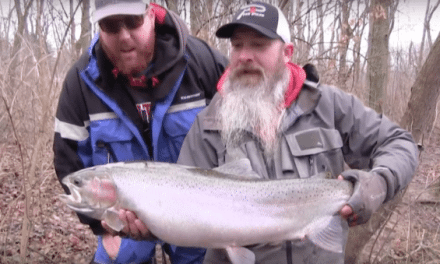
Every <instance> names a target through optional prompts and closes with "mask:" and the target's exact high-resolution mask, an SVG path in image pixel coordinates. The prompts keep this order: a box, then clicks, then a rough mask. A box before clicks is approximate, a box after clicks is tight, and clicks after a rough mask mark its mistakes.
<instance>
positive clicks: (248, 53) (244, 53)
mask: <svg viewBox="0 0 440 264" xmlns="http://www.w3.org/2000/svg"><path fill="white" fill-rule="evenodd" d="M253 58H254V52H253V51H252V50H251V49H249V48H247V47H243V48H241V49H240V50H239V52H238V59H239V61H241V62H248V61H252V60H253Z"/></svg>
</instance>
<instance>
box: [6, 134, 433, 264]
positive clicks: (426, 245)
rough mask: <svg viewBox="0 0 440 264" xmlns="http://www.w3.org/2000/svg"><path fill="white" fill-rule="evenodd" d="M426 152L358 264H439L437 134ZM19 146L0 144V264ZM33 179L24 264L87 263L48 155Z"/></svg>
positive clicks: (83, 239)
mask: <svg viewBox="0 0 440 264" xmlns="http://www.w3.org/2000/svg"><path fill="white" fill-rule="evenodd" d="M436 132H437V134H436V136H435V137H433V138H432V139H431V140H430V141H431V143H430V144H429V145H428V146H426V147H425V150H424V151H423V153H422V156H421V163H420V165H419V168H418V172H417V174H416V176H415V177H414V179H413V181H412V183H411V184H410V187H409V188H408V190H407V192H406V194H405V196H404V199H403V202H402V203H401V204H400V205H399V206H398V208H397V209H396V211H395V212H394V213H393V215H392V217H391V218H390V220H389V221H388V223H387V224H386V225H385V226H384V228H383V229H382V232H380V234H379V235H377V236H376V237H373V238H372V239H371V240H370V243H369V245H368V246H367V247H366V248H365V250H364V252H363V254H362V259H361V263H386V264H388V263H440V235H439V227H440V207H439V203H438V202H439V201H440V198H439V186H440V182H439V176H440V162H439V161H440V147H438V146H440V136H439V135H440V131H438V129H437V131H436ZM19 157H20V155H18V151H17V146H16V145H11V144H0V263H19V262H20V245H21V244H22V239H23V236H22V223H23V218H24V216H25V209H26V208H25V195H24V192H23V184H24V182H23V175H22V171H23V170H22V164H21V162H20V158H19ZM41 159H42V160H43V161H46V164H42V165H41V166H40V167H41V168H40V171H39V172H38V173H37V178H36V179H35V180H32V182H28V183H26V184H27V186H29V185H32V188H29V189H30V190H29V192H28V197H29V198H30V199H29V204H30V207H29V209H28V215H29V220H30V222H31V227H32V228H31V229H30V233H29V234H30V236H29V237H28V241H27V242H28V246H27V248H26V259H25V263H89V262H90V260H91V258H92V255H93V253H94V251H95V249H96V239H95V237H94V236H93V234H92V233H91V231H90V230H89V229H88V228H87V227H86V226H84V225H82V224H81V223H80V222H79V221H78V218H77V217H76V214H75V213H73V212H72V211H71V210H70V209H68V208H67V207H66V206H65V205H64V204H62V203H61V201H60V200H59V199H58V197H57V195H58V194H60V193H62V192H63V190H62V188H61V187H60V184H59V183H58V180H57V179H56V177H55V174H54V171H53V166H52V157H51V153H50V151H47V153H46V154H43V155H42V157H41Z"/></svg>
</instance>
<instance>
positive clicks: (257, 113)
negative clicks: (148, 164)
mask: <svg viewBox="0 0 440 264" xmlns="http://www.w3.org/2000/svg"><path fill="white" fill-rule="evenodd" d="M216 35H217V37H220V38H230V40H231V52H230V64H229V68H228V69H227V70H226V71H225V73H224V74H223V75H222V77H221V78H220V80H219V82H218V85H217V90H218V93H217V94H216V95H215V96H214V98H213V100H212V101H211V103H210V105H209V106H208V107H207V108H205V109H204V110H203V111H202V112H200V114H199V115H198V116H197V118H196V120H195V121H194V123H193V125H192V127H191V129H190V131H189V132H188V134H187V136H186V138H185V140H184V142H183V146H182V149H181V152H180V156H179V159H178V163H180V164H185V165H190V166H196V167H201V168H204V169H211V168H215V167H218V166H221V165H223V164H225V163H228V162H231V161H234V160H237V159H243V158H246V159H249V160H250V163H251V166H252V169H253V170H254V171H255V172H256V173H257V174H258V175H259V176H260V177H261V178H262V179H266V180H269V179H270V180H275V179H283V178H310V177H327V178H340V179H341V180H348V181H350V182H352V183H353V185H354V191H353V194H352V196H351V197H350V198H349V200H348V201H347V205H345V206H344V207H343V208H341V210H340V212H339V213H340V215H341V217H342V219H343V220H341V223H342V225H343V227H342V228H341V230H340V231H338V232H335V233H333V234H332V236H333V237H337V238H338V239H335V241H338V242H334V241H332V242H334V243H342V245H341V248H345V243H346V241H347V236H348V226H349V224H350V225H357V224H363V223H365V222H367V221H368V219H369V218H370V217H371V215H372V213H373V212H375V211H376V210H377V209H378V208H379V206H380V205H382V204H383V203H384V202H387V201H389V200H390V199H392V198H393V197H394V196H395V195H396V193H397V192H399V191H400V190H402V189H403V188H404V187H405V186H407V184H408V183H409V182H410V181H411V179H412V176H413V174H414V172H415V168H416V165H417V148H416V145H415V144H414V141H413V139H412V137H411V134H410V133H408V132H407V131H405V130H403V129H402V128H400V127H398V126H397V125H396V124H394V123H393V122H392V121H390V120H389V119H388V118H387V117H385V116H383V115H380V114H377V113H376V112H375V111H374V110H372V109H370V108H368V107H365V106H364V105H363V104H362V103H361V102H360V101H359V100H358V99H357V98H355V97H354V96H352V95H350V94H347V93H345V92H343V91H341V90H339V89H337V88H335V87H330V86H326V85H323V84H320V83H319V78H318V76H317V73H316V70H315V68H314V67H313V66H311V65H307V66H305V67H303V68H301V67H299V66H298V65H296V64H294V63H292V62H290V58H291V57H292V54H293V44H292V43H290V30H289V24H288V22H287V20H286V18H285V17H284V15H283V14H282V12H281V11H280V9H278V8H276V7H274V6H272V5H269V4H267V3H260V2H255V3H251V4H249V5H246V6H244V7H242V8H241V9H240V10H239V11H238V12H237V13H236V14H235V16H234V19H233V21H232V22H231V23H228V24H226V25H223V26H222V27H220V28H219V29H218V31H217V32H216ZM344 163H346V164H347V165H348V166H349V167H350V168H351V169H350V170H346V171H344ZM323 175H326V176H323ZM311 195H312V194H311ZM225 213H227V212H225ZM137 221H138V220H137ZM129 225H130V223H129ZM143 228H148V227H145V226H144V227H143ZM322 239H330V240H331V239H332V237H323V238H322ZM330 243H331V242H330ZM246 248H247V249H248V250H249V252H251V254H253V255H255V256H254V257H255V262H256V263H314V264H315V263H332V264H336V263H344V252H343V250H342V252H331V251H328V250H325V249H324V248H321V247H319V246H318V245H315V244H314V243H312V242H311V241H310V240H309V239H308V238H307V236H306V237H305V238H303V239H299V240H291V241H280V242H279V243H271V244H256V245H248V246H246ZM228 254H229V253H228V252H226V250H222V249H208V250H207V253H206V255H205V260H204V263H230V262H231V257H230V256H229V255H228ZM248 259H252V258H251V257H250V258H248Z"/></svg>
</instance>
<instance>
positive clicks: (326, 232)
mask: <svg viewBox="0 0 440 264" xmlns="http://www.w3.org/2000/svg"><path fill="white" fill-rule="evenodd" d="M317 230H319V231H318V232H312V233H311V234H310V235H307V238H308V239H309V240H310V241H312V242H313V243H314V244H315V245H317V246H319V247H320V248H323V249H325V250H328V251H331V252H336V253H342V252H344V247H345V235H344V233H346V232H348V223H347V221H344V220H342V218H341V216H340V215H333V216H331V218H330V221H329V223H328V225H327V226H326V227H325V228H323V229H319V228H318V229H317Z"/></svg>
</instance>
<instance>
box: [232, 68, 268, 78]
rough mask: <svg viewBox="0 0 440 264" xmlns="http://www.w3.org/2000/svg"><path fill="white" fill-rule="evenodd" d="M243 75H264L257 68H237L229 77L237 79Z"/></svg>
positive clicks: (262, 71)
mask: <svg viewBox="0 0 440 264" xmlns="http://www.w3.org/2000/svg"><path fill="white" fill-rule="evenodd" d="M243 74H260V75H264V70H263V69H262V68H261V67H258V66H239V67H237V68H235V69H234V70H233V71H232V72H231V75H232V76H234V77H239V76H241V75H243Z"/></svg>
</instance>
